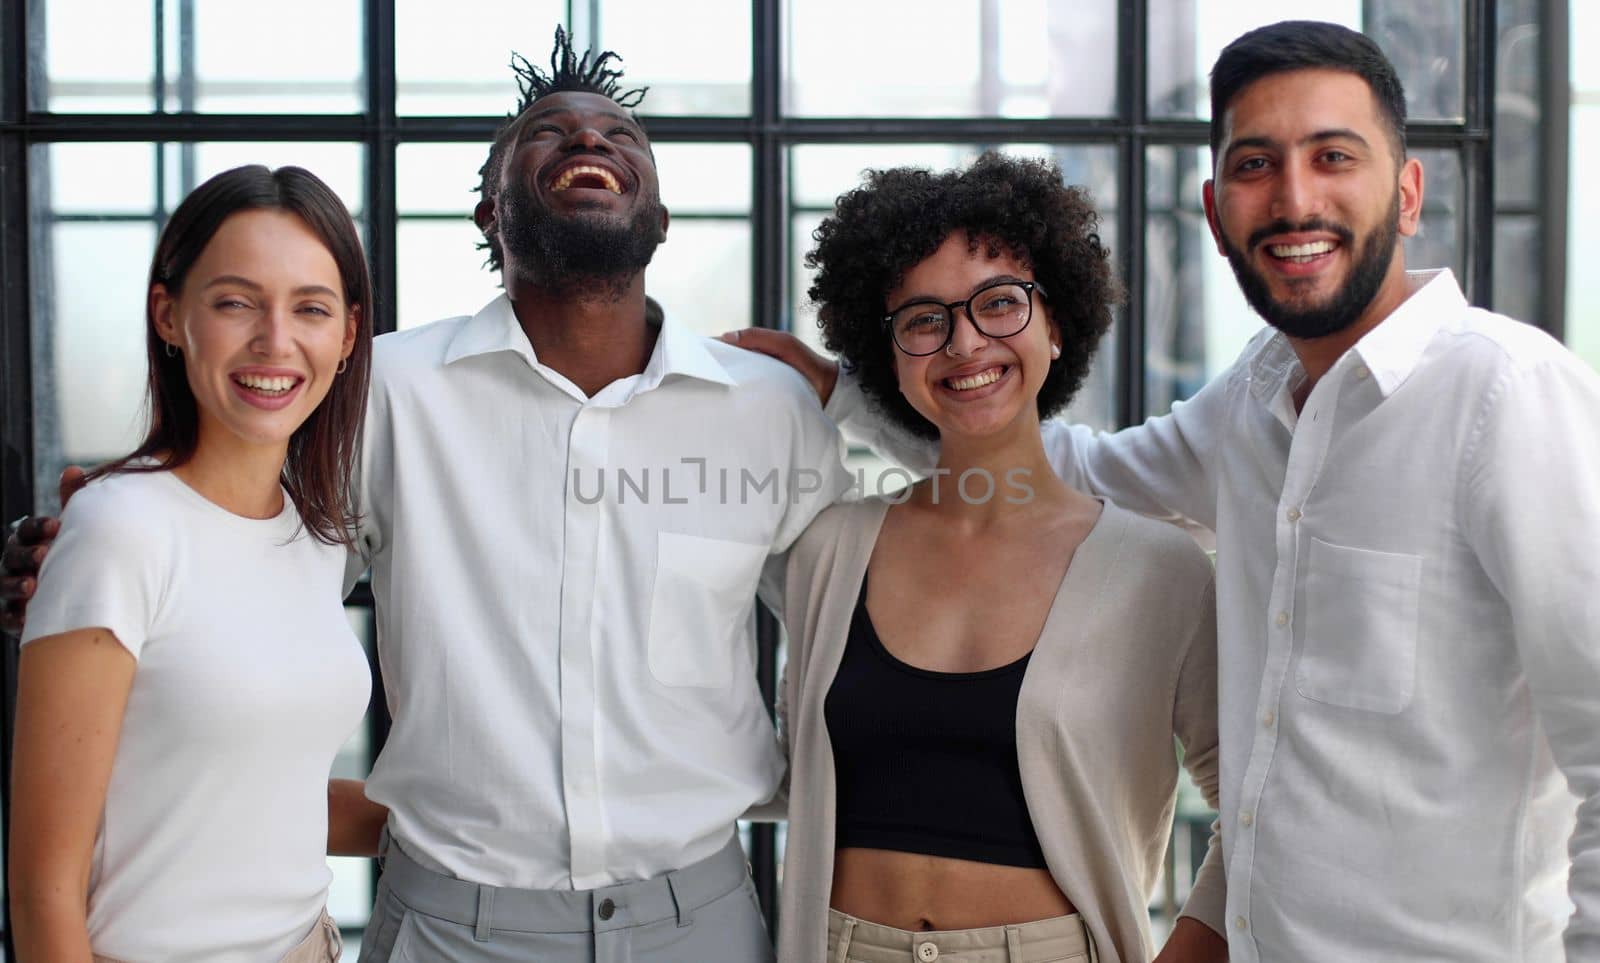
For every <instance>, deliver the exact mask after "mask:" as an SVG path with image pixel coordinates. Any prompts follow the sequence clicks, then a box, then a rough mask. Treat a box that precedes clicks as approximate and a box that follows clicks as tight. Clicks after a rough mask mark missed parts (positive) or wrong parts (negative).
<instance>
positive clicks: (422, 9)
mask: <svg viewBox="0 0 1600 963" xmlns="http://www.w3.org/2000/svg"><path fill="white" fill-rule="evenodd" d="M566 15H567V4H566V2H565V0H455V2H453V3H437V2H435V0H395V8H394V23H395V27H394V34H395V77H396V92H395V110H397V111H398V112H399V113H401V114H425V115H435V114H437V115H450V114H475V115H492V116H504V115H505V114H506V113H508V112H509V111H511V109H512V108H514V107H515V106H516V105H517V82H516V77H515V76H514V75H513V74H512V73H511V69H510V68H509V67H508V66H507V64H508V63H509V62H510V60H511V52H512V51H517V52H518V53H521V54H522V55H523V56H525V57H527V58H528V59H529V60H530V61H532V62H533V63H536V64H540V65H541V66H543V65H547V64H549V62H550V47H551V40H552V38H553V37H554V35H555V29H556V25H557V24H560V23H565V21H566ZM624 66H626V64H625V65H624ZM474 170H476V168H474Z"/></svg>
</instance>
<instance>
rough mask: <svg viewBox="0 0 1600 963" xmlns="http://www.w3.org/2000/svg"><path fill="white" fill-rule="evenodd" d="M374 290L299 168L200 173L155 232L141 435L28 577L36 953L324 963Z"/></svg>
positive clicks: (21, 753) (17, 852) (30, 916)
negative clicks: (331, 781) (347, 579)
mask: <svg viewBox="0 0 1600 963" xmlns="http://www.w3.org/2000/svg"><path fill="white" fill-rule="evenodd" d="M371 311H372V287H371V282H370V280H369V277H368V274H367V268H366V262H365V259H364V257H363V255H362V251H361V245H360V241H359V239H358V237H357V234H356V230H355V226H354V224H353V223H352V222H351V219H350V215H349V213H348V211H346V209H345V207H344V205H343V203H342V202H341V201H340V200H339V199H338V197H337V196H335V195H334V194H333V192H332V191H331V190H329V189H328V187H327V186H326V185H325V184H323V183H322V182H321V181H320V180H318V179H317V178H316V177H315V176H313V175H312V174H310V173H308V172H307V171H304V170H302V169H300V168H295V167H284V168H280V169H278V170H275V171H273V170H268V169H267V168H265V167H260V166H253V167H241V168H236V169H234V170H230V171H227V172H225V173H223V174H219V175H217V176H216V177H214V178H212V179H211V180H209V181H207V182H206V183H204V184H202V185H201V186H200V187H199V188H197V189H196V190H195V191H194V192H193V193H192V194H190V195H189V196H188V198H186V199H185V200H184V201H183V203H182V204H180V205H179V206H178V208H177V210H175V211H174V212H173V214H172V217H171V219H170V220H169V221H168V223H167V225H166V227H165V229H164V230H163V231H162V234H161V238H160V240H159V242H158V243H157V247H156V253H155V258H154V261H153V263H152V265H151V269H150V284H149V289H148V297H147V302H146V317H145V324H146V333H147V357H148V364H149V382H148V405H149V414H150V428H149V431H148V433H147V435H146V436H145V439H144V441H143V442H142V443H141V444H140V445H139V446H138V447H137V448H136V449H135V450H134V451H133V452H132V453H131V454H129V455H128V456H126V457H124V458H121V459H118V460H116V461H114V462H111V463H110V464H108V465H104V466H101V467H100V468H98V469H96V470H95V471H93V472H91V473H90V481H89V484H88V486H87V487H86V488H85V489H84V490H83V491H81V492H79V493H77V494H76V495H75V496H74V497H73V499H72V502H71V504H70V505H69V506H68V507H67V509H66V511H65V512H64V513H63V515H62V519H61V530H60V535H59V536H58V538H57V539H56V542H55V545H54V547H53V548H52V549H51V551H50V555H49V558H48V560H47V561H46V562H45V564H44V567H43V570H42V571H41V573H40V576H39V586H38V592H37V595H36V597H35V599H34V601H33V604H32V607H31V610H30V612H29V618H28V624H27V630H26V632H25V634H24V636H23V649H22V657H21V668H20V676H19V685H18V703H17V730H16V731H17V736H16V750H15V765H14V772H13V779H14V782H13V793H12V797H11V798H12V812H11V817H12V824H11V841H10V863H11V880H10V884H11V885H10V891H11V900H12V920H13V922H14V928H15V937H16V945H17V949H18V953H19V956H20V958H21V959H22V960H23V961H24V963H32V961H36V960H37V961H44V960H48V961H51V963H89V961H91V960H93V961H105V960H111V961H120V960H163V961H183V960H191V961H200V960H204V961H208V963H219V961H247V960H249V961H260V960H294V961H297V963H298V961H329V960H333V959H337V957H338V952H339V944H338V930H337V928H336V927H334V926H333V924H332V922H331V920H330V919H329V918H328V916H327V913H326V910H325V908H324V905H325V903H326V898H327V888H328V883H329V879H330V873H329V870H328V867H327V862H326V860H325V858H324V854H325V852H326V848H327V844H328V769H329V766H330V765H331V763H332V761H333V758H334V755H335V753H336V752H337V751H338V749H339V746H340V745H341V744H343V742H344V740H345V739H346V738H347V737H348V736H349V734H350V732H351V731H352V730H353V729H354V728H355V726H356V725H357V724H358V723H359V721H360V719H361V716H362V713H363V711H364V710H365V708H366V704H367V695H368V687H369V674H368V669H367V663H366V659H365V657H364V655H363V653H362V650H361V647H360V645H359V643H358V642H357V641H356V639H355V637H354V635H353V633H352V632H351V630H350V627H349V624H348V622H347V621H346V619H345V615H344V610H343V606H342V603H341V597H340V586H341V573H342V570H343V567H344V561H345V551H344V549H345V546H347V545H348V544H349V543H350V541H351V538H352V530H353V527H354V523H355V510H354V500H353V496H352V490H351V486H350V474H351V467H352V463H353V460H354V457H355V451H356V446H357V439H358V437H359V434H358V433H359V430H360V425H361V418H362V415H363V412H364V410H365V405H366V397H367V375H368V369H369V364H370V358H371Z"/></svg>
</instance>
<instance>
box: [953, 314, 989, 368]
mask: <svg viewBox="0 0 1600 963" xmlns="http://www.w3.org/2000/svg"><path fill="white" fill-rule="evenodd" d="M953 315H954V317H952V318H951V321H952V323H953V324H954V325H955V327H954V328H953V329H952V330H951V332H950V342H949V343H948V344H946V345H945V346H944V350H945V352H946V353H947V354H949V355H950V356H951V357H954V358H965V357H968V356H970V355H972V354H975V353H976V352H977V351H978V350H979V349H980V348H982V347H983V346H984V345H986V344H988V343H989V338H988V337H987V336H986V335H984V333H983V332H982V331H979V330H978V326H977V325H975V324H973V323H972V318H970V317H968V316H967V312H966V310H965V309H964V308H958V309H957V310H956V311H954V312H953Z"/></svg>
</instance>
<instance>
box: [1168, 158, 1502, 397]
mask: <svg viewBox="0 0 1600 963" xmlns="http://www.w3.org/2000/svg"><path fill="white" fill-rule="evenodd" d="M1413 153H1414V154H1415V155H1416V156H1417V157H1418V159H1420V160H1421V161H1422V164H1423V169H1424V171H1425V177H1424V192H1423V215H1422V230H1421V231H1420V232H1419V233H1418V234H1417V236H1416V237H1413V238H1410V239H1408V240H1407V241H1406V242H1405V243H1406V248H1405V251H1406V267H1407V268H1408V269H1411V270H1422V269H1427V268H1437V267H1448V268H1452V269H1453V270H1454V271H1455V272H1456V277H1457V279H1458V280H1459V279H1462V278H1463V274H1462V266H1463V263H1464V260H1463V256H1462V253H1461V251H1460V242H1459V234H1458V230H1459V229H1458V212H1459V211H1460V210H1461V209H1462V203H1463V202H1462V194H1461V190H1462V182H1461V161H1460V157H1459V156H1458V155H1457V154H1456V153H1455V152H1454V151H1441V150H1429V151H1415V152H1413ZM1210 160H1211V153H1210V150H1209V149H1208V148H1204V147H1172V146H1163V147H1152V148H1150V149H1149V150H1148V152H1147V154H1146V168H1147V178H1148V179H1147V182H1146V184H1147V190H1146V195H1145V196H1146V204H1147V215H1146V217H1147V219H1146V222H1145V233H1144V241H1145V256H1146V264H1145V339H1146V340H1145V344H1146V354H1145V412H1146V413H1147V414H1151V415H1156V414H1161V413H1164V412H1165V411H1166V410H1167V409H1168V408H1170V407H1171V406H1172V402H1174V401H1179V400H1182V399H1184V398H1187V397H1189V396H1190V395H1192V394H1194V392H1195V391H1197V390H1198V389H1199V388H1200V386H1201V385H1203V384H1205V383H1206V382H1207V381H1209V380H1211V379H1212V378H1214V377H1216V376H1217V374H1219V373H1220V372H1222V371H1223V370H1224V369H1226V368H1227V367H1228V366H1229V365H1231V364H1232V363H1233V361H1234V359H1235V358H1237V357H1238V355H1239V351H1240V350H1241V349H1242V348H1243V347H1244V345H1245V342H1247V341H1248V340H1249V339H1250V338H1251V336H1253V335H1254V334H1255V333H1256V332H1257V331H1258V330H1260V328H1261V326H1262V323H1263V322H1262V320H1261V318H1260V317H1259V316H1258V315H1257V314H1256V313H1255V312H1254V311H1253V310H1251V308H1250V306H1249V305H1248V304H1247V303H1246V302H1245V299H1244V295H1243V294H1242V293H1240V291H1239V286H1238V284H1237V282H1236V281H1235V280H1234V277H1233V271H1232V269H1231V268H1230V267H1229V266H1228V260H1227V258H1225V257H1223V256H1222V255H1220V254H1218V253H1217V249H1216V245H1215V244H1214V243H1213V242H1212V240H1211V232H1210V229H1209V228H1208V227H1207V226H1206V220H1205V212H1204V208H1203V207H1202V205H1201V202H1200V190H1201V186H1202V185H1203V184H1204V183H1205V180H1206V178H1207V177H1209V176H1210V175H1211V169H1210ZM1496 271H1497V273H1498V271H1499V268H1498V267H1497V268H1496Z"/></svg>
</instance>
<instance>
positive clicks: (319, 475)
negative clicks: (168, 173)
mask: <svg viewBox="0 0 1600 963" xmlns="http://www.w3.org/2000/svg"><path fill="white" fill-rule="evenodd" d="M253 210H275V211H285V212H287V213H290V214H293V215H295V216H296V217H298V218H300V220H301V221H303V222H304V223H305V225H306V227H308V228H310V230H311V233H313V234H315V235H316V236H317V238H318V239H319V240H321V241H322V244H323V246H324V247H326V248H327V249H328V253H329V254H330V255H332V257H333V262H334V264H335V265H336V266H337V267H338V269H339V279H340V280H341V281H342V282H343V286H344V300H345V304H346V306H347V307H352V308H359V309H360V312H361V313H360V317H359V322H358V324H357V328H356V343H355V347H354V348H353V349H352V350H351V352H350V357H349V359H348V363H347V365H346V367H345V370H344V373H343V374H341V375H339V376H338V377H337V378H335V379H334V380H333V386H332V387H331V388H329V389H328V396H327V397H326V398H324V399H322V403H321V404H319V405H317V407H316V409H315V410H314V411H312V412H311V415H310V417H308V418H307V419H306V420H305V423H304V424H302V425H301V426H300V427H299V428H297V429H295V432H294V434H293V435H292V436H290V439H289V455H288V458H287V459H286V460H285V462H284V466H283V486H284V488H285V489H287V490H288V492H289V498H290V499H291V500H292V501H293V502H294V506H295V509H296V510H297V511H299V513H300V521H301V523H302V524H303V525H304V526H305V528H306V530H307V531H309V532H310V533H311V534H312V536H314V537H315V538H317V539H318V540H319V541H322V542H325V543H327V544H329V545H350V544H352V543H353V541H354V538H355V526H356V523H357V521H358V516H357V513H356V498H355V492H354V489H353V487H352V483H351V469H352V468H354V467H355V457H356V451H357V446H358V444H359V440H360V432H361V420H362V417H363V416H364V415H365V413H366V410H367V380H368V377H369V373H370V372H371V369H372V311H373V305H372V280H371V277H370V276H369V275H368V273H367V259H366V256H365V255H364V254H363V253H362V251H361V239H360V238H359V237H358V236H357V234H356V226H355V224H354V223H353V222H352V221H351V219H350V212H349V211H348V210H347V209H346V208H345V206H344V202H343V201H341V200H339V197H338V195H336V194H334V193H333V191H332V190H331V189H329V187H328V185H326V184H324V183H323V182H322V181H321V180H319V179H318V178H317V176H316V175H315V174H312V173H311V172H310V171H307V170H305V169H303V168H300V167H280V168H278V169H277V170H269V169H267V168H266V167H263V166H261V165H259V164H255V165H251V166H248V167H235V168H234V169H232V170H229V171H224V172H222V173H221V174H218V175H217V176H215V177H213V178H211V179H210V180H208V181H206V182H205V183H204V184H201V185H200V186H199V187H197V188H195V189H194V191H193V192H192V193H191V194H190V195H189V196H188V197H186V198H184V199H183V202H182V203H181V204H179V205H178V207H177V209H176V210H174V211H173V212H172V217H171V218H169V219H168V220H167V225H166V227H164V228H162V230H161V238H160V240H158V241H157V242H156V253H155V257H154V258H153V259H152V260H151V262H150V283H149V286H148V288H147V289H146V296H145V359H146V364H147V365H148V368H149V376H148V378H147V380H146V385H145V391H146V399H145V404H146V407H147V409H148V414H149V419H150V427H149V430H148V431H147V432H146V434H145V437H144V440H143V441H142V442H140V443H139V447H137V448H135V449H134V450H133V452H132V453H131V454H129V455H127V456H125V457H123V458H119V459H117V460H116V461H113V462H110V463H109V464H106V465H102V466H100V467H99V468H96V469H95V470H94V471H93V472H91V473H90V477H91V478H97V477H100V476H102V475H108V474H113V473H116V472H137V471H167V470H170V469H173V468H177V467H178V466H180V465H183V464H185V463H187V462H188V461H189V460H190V459H191V458H193V457H194V452H195V446H196V445H197V444H198V443H199V440H200V416H199V410H198V406H197V405H196V403H195V398H194V392H193V391H191V390H190V388H189V378H188V374H187V372H186V370H185V367H184V364H185V359H184V355H183V353H182V352H179V353H178V354H176V355H172V356H169V355H168V354H167V350H166V349H167V343H166V341H165V340H163V339H162V337H161V334H160V332H158V331H157V330H156V319H155V312H154V310H153V306H152V304H151V303H150V297H149V293H148V292H149V289H151V288H154V287H155V286H156V285H157V284H159V285H162V286H163V287H165V288H166V289H167V290H168V291H169V292H171V293H172V294H173V295H174V296H177V295H178V294H179V293H180V292H181V291H182V290H183V285H184V282H185V281H186V280H187V279H188V276H189V271H190V269H191V268H193V267H194V264H195V262H196V261H198V260H199V259H200V256H201V254H202V253H204V251H205V249H206V246H207V245H208V244H210V243H211V239H212V237H214V236H215V235H216V233H217V231H218V230H219V229H220V228H221V227H222V224H223V222H225V221H226V220H227V219H228V218H230V217H232V216H233V215H234V214H237V213H239V212H241V211H253Z"/></svg>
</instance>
